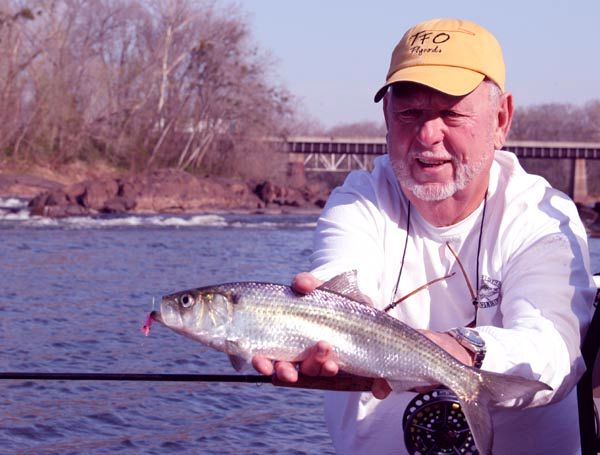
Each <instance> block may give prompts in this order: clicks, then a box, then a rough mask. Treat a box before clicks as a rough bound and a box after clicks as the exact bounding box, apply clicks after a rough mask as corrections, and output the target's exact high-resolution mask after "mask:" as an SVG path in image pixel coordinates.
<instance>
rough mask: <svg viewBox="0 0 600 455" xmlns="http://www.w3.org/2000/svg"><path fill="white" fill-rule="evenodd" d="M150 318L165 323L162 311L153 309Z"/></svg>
mask: <svg viewBox="0 0 600 455" xmlns="http://www.w3.org/2000/svg"><path fill="white" fill-rule="evenodd" d="M148 318H149V319H152V320H153V321H156V322H160V323H161V324H163V320H162V315H161V314H160V311H156V310H152V311H151V312H150V315H149V316H148Z"/></svg>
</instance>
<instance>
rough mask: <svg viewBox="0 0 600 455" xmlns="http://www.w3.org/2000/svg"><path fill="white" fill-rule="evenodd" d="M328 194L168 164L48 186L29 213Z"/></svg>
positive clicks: (175, 209)
mask: <svg viewBox="0 0 600 455" xmlns="http://www.w3.org/2000/svg"><path fill="white" fill-rule="evenodd" d="M328 194H329V189H328V188H327V186H326V185H325V184H318V183H309V184H306V185H304V186H303V187H302V188H291V187H285V186H281V185H277V184H275V183H273V182H270V181H264V182H260V183H258V184H252V183H247V182H241V181H238V180H230V179H218V178H202V177H197V176H194V175H192V174H189V173H187V172H184V171H179V170H174V169H162V170H156V171H152V172H148V173H144V174H140V175H133V176H130V177H125V178H100V179H94V180H87V181H84V182H80V183H76V184H72V185H66V186H62V187H54V188H51V189H49V190H46V191H43V192H42V193H40V194H38V195H37V196H36V197H34V198H33V199H32V200H31V202H30V203H29V206H30V209H31V212H32V214H33V215H41V216H48V217H54V218H60V217H65V216H84V215H94V214H99V213H127V212H136V213H198V212H207V211H237V210H243V211H261V210H266V209H272V208H279V209H284V208H286V207H287V208H305V209H310V208H313V209H316V208H319V207H322V206H323V205H324V203H325V201H326V199H327V196H328Z"/></svg>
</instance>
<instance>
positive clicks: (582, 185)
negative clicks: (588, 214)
mask: <svg viewBox="0 0 600 455" xmlns="http://www.w3.org/2000/svg"><path fill="white" fill-rule="evenodd" d="M585 163H586V161H585V160H584V159H583V158H577V159H576V160H575V166H573V200H574V201H575V202H579V203H581V204H587V203H588V202H590V197H589V194H590V193H589V192H588V185H587V169H586V165H585Z"/></svg>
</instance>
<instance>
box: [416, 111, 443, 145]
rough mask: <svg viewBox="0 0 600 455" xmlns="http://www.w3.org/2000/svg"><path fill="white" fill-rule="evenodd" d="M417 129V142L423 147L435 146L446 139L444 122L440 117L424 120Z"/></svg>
mask: <svg viewBox="0 0 600 455" xmlns="http://www.w3.org/2000/svg"><path fill="white" fill-rule="evenodd" d="M417 128H418V131H417V140H418V141H419V142H420V143H421V144H423V145H426V146H430V145H434V144H437V143H439V142H441V141H442V140H443V139H444V122H443V120H442V119H441V118H440V117H438V116H435V117H434V116H432V117H427V118H424V119H423V121H422V122H421V123H420V125H419V126H418V127H417Z"/></svg>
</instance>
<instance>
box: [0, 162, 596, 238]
mask: <svg viewBox="0 0 600 455" xmlns="http://www.w3.org/2000/svg"><path fill="white" fill-rule="evenodd" d="M58 177H62V176H57V178H55V179H51V178H46V177H42V176H39V175H30V174H22V173H0V197H21V198H26V199H30V201H29V209H30V211H31V214H32V215H38V216H45V217H50V218H64V217H69V216H93V215H99V214H127V213H136V214H197V213H219V212H221V213H222V212H244V213H315V214H316V213H319V212H320V210H321V209H322V207H323V206H324V205H325V202H326V201H327V198H328V197H329V193H330V188H329V186H328V185H327V184H326V183H324V182H310V181H309V182H306V181H305V180H304V183H303V184H301V185H296V186H292V185H281V184H278V183H275V182H273V181H270V180H262V181H255V182H246V181H241V180H235V179H225V178H209V177H198V176H195V175H193V174H190V173H188V172H185V171H180V170H175V169H159V170H154V171H149V172H144V173H140V174H131V175H126V176H115V175H104V176H91V177H88V178H86V179H84V180H82V181H78V182H76V183H69V181H72V180H74V179H73V178H72V177H71V178H69V176H68V175H64V178H63V179H62V180H63V181H62V182H61V181H58ZM577 208H578V210H579V214H580V216H581V219H582V220H583V222H584V224H585V226H586V229H587V231H588V234H589V235H590V236H593V237H600V202H596V204H595V205H594V206H587V205H582V204H578V205H577Z"/></svg>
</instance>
